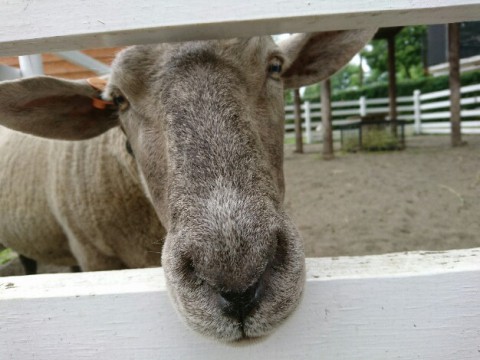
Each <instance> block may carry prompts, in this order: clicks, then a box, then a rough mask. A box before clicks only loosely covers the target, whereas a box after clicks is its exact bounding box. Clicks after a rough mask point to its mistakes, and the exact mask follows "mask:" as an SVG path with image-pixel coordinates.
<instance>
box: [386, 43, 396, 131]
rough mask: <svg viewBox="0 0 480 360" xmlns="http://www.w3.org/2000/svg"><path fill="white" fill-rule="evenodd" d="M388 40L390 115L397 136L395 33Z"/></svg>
mask: <svg viewBox="0 0 480 360" xmlns="http://www.w3.org/2000/svg"><path fill="white" fill-rule="evenodd" d="M387 42H388V98H389V102H390V109H389V117H390V122H391V127H392V134H393V136H395V137H397V76H396V73H397V72H396V66H395V34H393V35H391V36H389V37H388V38H387Z"/></svg>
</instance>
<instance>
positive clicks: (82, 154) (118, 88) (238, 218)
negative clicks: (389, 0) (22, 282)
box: [0, 29, 375, 342]
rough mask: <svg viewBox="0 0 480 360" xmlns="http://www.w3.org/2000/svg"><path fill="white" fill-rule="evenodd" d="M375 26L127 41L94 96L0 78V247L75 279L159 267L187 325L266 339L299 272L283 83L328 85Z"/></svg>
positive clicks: (81, 88) (47, 83)
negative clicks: (74, 273) (69, 270)
mask: <svg viewBox="0 0 480 360" xmlns="http://www.w3.org/2000/svg"><path fill="white" fill-rule="evenodd" d="M374 32H375V30H373V29H369V30H351V31H334V32H325V33H313V34H297V35H294V36H291V37H290V38H289V39H287V40H285V41H283V42H281V43H280V44H279V45H276V44H275V43H274V42H273V40H272V39H271V38H270V37H266V36H262V37H254V38H251V39H229V40H215V41H195V42H186V43H176V44H160V45H142V46H133V47H130V48H127V49H126V50H124V51H122V52H121V53H120V54H119V55H118V56H117V57H116V59H115V61H114V63H113V65H112V73H111V75H110V76H109V78H108V83H107V85H106V88H105V90H104V91H103V99H104V101H103V102H102V101H99V99H98V90H97V89H96V87H98V86H96V85H95V84H94V86H92V85H90V84H89V82H88V81H84V80H81V81H67V80H60V79H55V78H50V77H35V78H27V79H22V80H17V81H7V82H3V83H1V84H0V124H1V125H4V126H5V127H6V128H2V129H1V133H0V153H1V154H2V155H1V157H0V167H1V168H2V172H0V189H1V191H2V196H1V203H0V209H1V210H0V242H2V243H3V244H5V245H6V246H9V247H11V248H13V249H15V250H17V251H18V252H19V253H21V254H23V255H25V256H27V257H29V258H32V259H35V260H38V261H44V262H51V263H56V264H60V265H68V266H74V265H77V264H78V265H79V266H80V267H81V269H82V270H84V271H93V270H110V269H121V268H133V267H148V266H160V264H161V265H162V266H163V268H164V271H165V277H166V281H167V287H168V291H169V294H170V297H171V299H172V302H173V304H174V307H175V308H176V309H177V311H178V313H179V314H180V316H181V317H182V318H183V319H184V320H185V322H186V323H187V324H188V325H189V326H190V327H192V328H193V329H195V330H197V331H199V332H200V333H201V334H204V335H206V336H210V337H213V338H216V339H219V340H222V341H225V342H230V341H237V340H241V339H251V338H256V337H262V336H265V335H267V334H269V333H270V332H271V331H272V330H273V329H275V328H276V327H277V326H278V325H279V324H281V323H282V322H283V320H285V319H286V318H287V317H288V316H289V315H290V314H291V313H292V312H293V310H294V309H295V308H296V306H297V304H298V303H299V301H300V299H301V294H302V291H303V286H304V278H305V261H304V252H303V245H302V240H301V238H300V235H299V234H298V232H297V230H296V228H295V226H294V224H293V222H292V221H291V220H290V218H289V217H288V216H287V215H286V213H285V211H284V208H283V199H284V188H285V184H284V176H283V165H282V163H283V126H284V125H283V124H284V112H283V89H284V88H297V87H300V86H304V85H308V84H312V83H314V82H318V81H320V80H322V79H324V78H326V77H328V76H329V75H331V74H332V73H333V72H335V71H336V70H337V69H339V68H340V67H342V66H343V65H344V64H345V63H346V62H347V61H348V60H349V59H350V58H351V57H352V56H353V55H354V54H355V53H356V52H357V51H358V50H360V49H361V48H362V46H363V45H364V44H365V43H366V42H367V41H368V40H369V39H370V38H371V37H372V36H373V33H374ZM92 99H95V100H92ZM99 103H100V104H99ZM99 105H100V106H99ZM7 128H9V129H7ZM32 135H34V136H32ZM126 149H130V150H131V151H127V150H126ZM160 253H161V255H160Z"/></svg>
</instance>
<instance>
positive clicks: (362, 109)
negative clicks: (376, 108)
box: [358, 96, 367, 117]
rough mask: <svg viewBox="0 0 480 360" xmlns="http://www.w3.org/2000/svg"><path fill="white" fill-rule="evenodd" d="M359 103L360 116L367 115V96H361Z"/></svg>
mask: <svg viewBox="0 0 480 360" xmlns="http://www.w3.org/2000/svg"><path fill="white" fill-rule="evenodd" d="M358 104H359V106H360V116H362V117H363V116H366V115H367V98H366V97H365V96H360V99H358Z"/></svg>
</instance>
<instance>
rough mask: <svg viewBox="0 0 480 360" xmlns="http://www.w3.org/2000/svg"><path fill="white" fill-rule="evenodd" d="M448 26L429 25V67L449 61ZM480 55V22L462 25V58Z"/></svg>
mask: <svg viewBox="0 0 480 360" xmlns="http://www.w3.org/2000/svg"><path fill="white" fill-rule="evenodd" d="M447 41H448V40H447V25H444V24H442V25H429V26H428V29H427V42H428V45H427V64H428V66H432V65H437V64H441V63H445V62H447V61H448V42H447ZM476 55H480V21H473V22H464V23H461V24H460V57H461V58H462V59H463V58H467V57H471V56H476Z"/></svg>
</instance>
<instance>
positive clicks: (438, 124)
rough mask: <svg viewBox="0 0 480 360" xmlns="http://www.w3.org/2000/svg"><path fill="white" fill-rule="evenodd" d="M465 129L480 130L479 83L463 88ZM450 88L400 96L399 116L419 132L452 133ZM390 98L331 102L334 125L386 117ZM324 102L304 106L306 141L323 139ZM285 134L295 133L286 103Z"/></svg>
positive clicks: (289, 107) (291, 108)
mask: <svg viewBox="0 0 480 360" xmlns="http://www.w3.org/2000/svg"><path fill="white" fill-rule="evenodd" d="M461 94H462V96H463V97H462V98H461V101H460V103H461V105H462V110H461V117H462V123H461V125H462V133H464V134H480V84H478V85H468V86H464V87H462V88H461ZM449 96H450V90H448V89H447V90H441V91H435V92H431V93H425V94H422V93H421V92H420V91H419V90H415V91H414V93H413V95H412V96H400V97H398V98H397V113H398V114H399V115H398V119H400V120H406V121H407V122H409V123H410V128H411V129H412V131H413V132H415V133H416V134H449V133H450V123H449V119H450V111H449V108H450V99H449V98H448V97H449ZM388 105H389V99H388V98H376V99H368V98H366V97H360V98H359V99H358V100H348V101H334V102H332V118H333V125H341V124H346V123H348V122H349V121H352V120H354V119H357V120H358V119H359V118H360V117H362V116H367V115H372V114H378V115H382V114H383V115H385V116H386V117H387V115H388V112H389V107H388ZM321 108H322V106H321V104H320V103H311V102H308V101H306V102H304V103H303V104H302V106H301V109H302V112H301V117H302V128H303V129H304V130H305V135H306V142H307V143H312V142H313V141H315V140H320V139H321V134H320V132H319V131H315V130H320V129H321V117H322V113H321ZM285 119H286V124H285V136H286V137H287V138H291V137H293V136H294V134H293V130H294V128H295V127H294V125H293V120H294V113H293V105H287V106H285Z"/></svg>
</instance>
